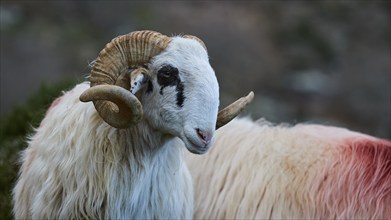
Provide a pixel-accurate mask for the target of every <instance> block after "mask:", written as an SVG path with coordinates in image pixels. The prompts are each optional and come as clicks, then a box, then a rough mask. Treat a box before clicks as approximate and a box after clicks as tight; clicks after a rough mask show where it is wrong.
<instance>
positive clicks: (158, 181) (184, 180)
mask: <svg viewBox="0 0 391 220" xmlns="http://www.w3.org/2000/svg"><path fill="white" fill-rule="evenodd" d="M87 88H89V84H88V83H82V84H79V85H77V86H76V87H75V88H74V89H72V90H71V91H69V92H67V93H65V94H64V95H63V96H62V97H61V98H59V99H57V100H56V101H55V102H54V103H53V104H52V106H51V107H50V108H49V110H48V112H47V114H46V116H45V118H44V120H43V121H42V123H41V126H40V127H39V128H37V129H36V132H35V135H33V136H32V137H31V138H30V141H29V147H28V148H27V149H26V150H25V151H24V152H23V155H22V158H21V162H22V163H23V164H22V167H21V170H20V177H19V180H18V183H17V185H16V186H15V188H14V192H13V193H14V213H15V218H16V219H26V218H33V219H44V218H45V219H74V218H76V219H78V218H93V219H121V218H129V217H132V218H176V219H179V218H190V217H191V215H192V202H193V194H192V185H191V178H190V176H189V173H188V169H187V167H186V166H185V165H184V164H183V161H182V154H183V152H182V149H185V148H184V146H183V143H182V142H180V141H179V139H173V140H171V141H169V142H167V143H163V144H162V143H161V142H160V139H159V137H155V136H153V134H154V133H156V132H153V131H151V130H150V129H151V128H150V127H148V126H145V124H144V123H139V124H136V125H134V126H132V127H130V128H129V129H116V128H113V127H111V126H109V125H108V124H106V123H104V122H103V121H102V119H101V118H100V117H99V115H98V114H97V112H96V110H95V108H94V106H93V105H91V104H88V103H81V102H80V101H79V96H80V94H81V93H82V92H83V91H85V90H86V89H87ZM81 137H82V138H81ZM162 145H163V146H162ZM140 146H142V147H141V148H140ZM119 189H120V190H119Z"/></svg>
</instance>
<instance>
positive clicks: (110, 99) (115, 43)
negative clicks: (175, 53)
mask: <svg viewBox="0 0 391 220" xmlns="http://www.w3.org/2000/svg"><path fill="white" fill-rule="evenodd" d="M170 42H171V38H170V37H167V36H165V35H162V34H160V33H158V32H154V31H135V32H131V33H129V34H126V35H122V36H119V37H116V38H114V39H113V40H112V41H111V42H110V43H108V44H106V46H105V48H104V49H103V50H102V51H101V52H100V53H99V56H98V58H97V59H96V60H95V62H94V65H93V67H92V70H91V75H90V83H91V88H89V89H87V90H86V91H85V92H84V93H83V94H82V95H81V96H80V100H81V101H83V102H88V101H92V102H93V103H94V106H95V109H96V110H97V111H98V113H99V115H100V116H101V117H102V119H103V120H104V121H106V122H107V123H108V124H110V125H111V126H113V127H116V128H126V127H128V126H129V125H130V124H131V123H137V121H138V120H140V119H141V118H142V112H143V111H142V107H141V103H140V102H139V100H138V99H137V98H136V97H135V96H134V95H133V94H132V93H131V92H130V91H129V89H130V77H129V74H128V70H129V69H134V68H137V67H139V66H142V65H144V64H146V63H148V62H149V60H150V59H151V58H152V57H154V56H156V55H157V54H159V53H160V52H162V51H163V50H164V49H165V48H166V47H167V45H168V44H169V43H170ZM102 85H110V86H113V87H112V88H110V89H109V88H108V87H101V86H102ZM94 87H97V88H94ZM120 88H123V90H121V89H120ZM106 92H107V93H109V94H106ZM133 105H135V106H137V107H135V106H133ZM140 108H141V110H140ZM135 114H141V115H135ZM136 119H137V120H136Z"/></svg>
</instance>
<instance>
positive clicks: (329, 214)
mask: <svg viewBox="0 0 391 220" xmlns="http://www.w3.org/2000/svg"><path fill="white" fill-rule="evenodd" d="M186 162H187V163H188V167H189V170H190V174H191V175H192V177H193V185H194V187H195V189H194V195H195V201H194V203H195V207H194V218H196V219H287V218H289V219H335V218H337V219H390V218H391V142H390V141H389V140H384V139H379V138H375V137H371V136H368V135H365V134H361V133H358V132H353V131H350V130H348V129H344V128H338V127H332V126H323V125H316V124H298V125H295V126H290V125H273V124H271V123H269V122H267V121H266V120H265V119H263V120H259V121H256V122H254V121H252V120H251V119H249V118H241V119H235V120H233V121H232V122H230V123H229V124H227V125H226V126H224V127H223V128H221V129H220V130H218V131H217V132H216V139H215V143H214V144H213V146H212V147H211V149H210V151H209V152H208V153H207V154H205V155H203V157H197V156H196V155H186Z"/></svg>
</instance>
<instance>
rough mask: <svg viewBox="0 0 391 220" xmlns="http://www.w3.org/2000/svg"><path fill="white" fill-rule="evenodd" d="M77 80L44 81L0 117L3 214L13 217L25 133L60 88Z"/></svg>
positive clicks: (35, 125) (68, 87) (42, 115)
mask: <svg viewBox="0 0 391 220" xmlns="http://www.w3.org/2000/svg"><path fill="white" fill-rule="evenodd" d="M76 83H77V80H74V79H72V80H71V79H66V80H63V81H61V82H58V83H54V84H52V83H43V84H42V85H41V87H40V88H39V90H38V91H37V92H35V93H34V94H32V96H31V97H30V98H29V99H28V101H27V102H26V103H25V104H23V105H20V106H17V107H15V108H14V109H13V110H12V111H11V112H9V113H8V114H6V115H3V116H1V117H0V216H1V217H2V219H12V214H11V210H12V202H11V198H12V195H11V190H12V188H13V186H14V184H15V181H16V177H17V172H18V170H19V164H18V163H17V160H18V157H19V153H20V151H21V150H23V149H24V148H26V147H27V143H26V140H27V139H26V137H27V136H28V135H29V134H30V133H31V132H32V131H33V128H35V127H37V126H39V123H40V122H41V120H42V119H43V117H44V115H45V112H46V109H47V108H48V107H49V106H50V104H51V103H52V102H53V100H54V99H55V98H56V97H59V96H60V95H61V92H62V91H64V90H68V89H70V88H72V87H73V86H74V85H75V84H76Z"/></svg>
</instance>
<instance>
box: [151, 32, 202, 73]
mask: <svg viewBox="0 0 391 220" xmlns="http://www.w3.org/2000/svg"><path fill="white" fill-rule="evenodd" d="M208 60H209V58H208V53H207V51H206V50H205V48H204V47H203V46H202V45H201V44H200V43H199V42H198V41H196V40H194V39H188V38H182V37H173V38H172V41H171V42H170V44H169V45H168V46H167V48H166V49H165V50H164V51H163V52H162V53H161V54H159V55H157V56H156V57H155V58H154V59H153V60H152V63H153V64H154V66H155V67H159V66H162V65H165V64H171V65H174V66H176V67H178V68H186V67H194V68H201V67H202V66H204V65H209V61H208Z"/></svg>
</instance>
